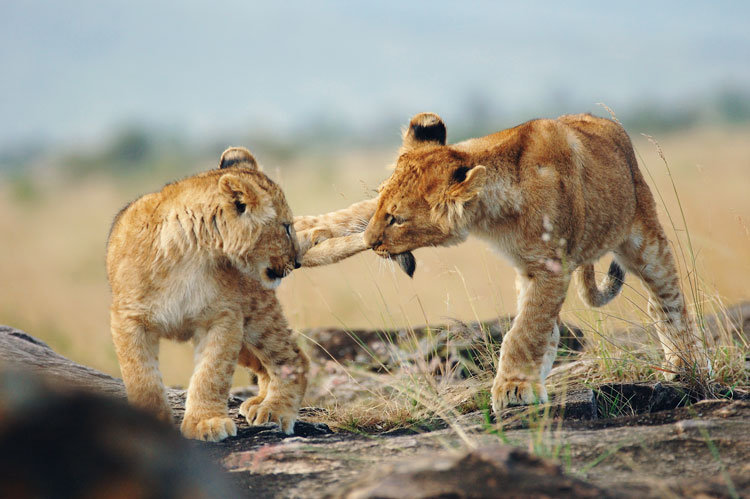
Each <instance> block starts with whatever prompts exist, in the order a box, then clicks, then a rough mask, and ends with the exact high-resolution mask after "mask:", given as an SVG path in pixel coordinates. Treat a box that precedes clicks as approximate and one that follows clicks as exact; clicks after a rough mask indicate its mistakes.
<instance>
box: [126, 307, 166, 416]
mask: <svg viewBox="0 0 751 500" xmlns="http://www.w3.org/2000/svg"><path fill="white" fill-rule="evenodd" d="M111 325H112V341H113V343H114V344H115V352H116V353H117V360H118V361H119V363H120V371H121V373H122V376H123V382H124V383H125V390H126V392H127V393H128V401H130V403H131V404H132V405H133V406H136V407H138V408H143V409H144V410H147V411H149V412H151V413H152V414H154V415H156V417H157V418H158V419H160V420H163V421H165V422H168V423H170V424H171V423H172V409H171V408H170V405H169V403H168V402H167V395H166V393H165V391H164V384H163V383H162V376H161V374H160V373H159V336H158V335H157V334H156V333H153V332H149V331H147V330H146V328H145V327H144V324H143V322H141V321H139V320H138V319H137V318H130V317H127V316H125V315H123V314H121V313H120V312H119V311H116V310H114V309H113V311H112V313H111Z"/></svg>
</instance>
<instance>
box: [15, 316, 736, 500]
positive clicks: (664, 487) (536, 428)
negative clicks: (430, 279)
mask: <svg viewBox="0 0 751 500" xmlns="http://www.w3.org/2000/svg"><path fill="white" fill-rule="evenodd" d="M0 364H1V365H3V366H5V367H8V366H11V365H16V366H17V365H21V366H23V367H25V368H26V369H31V370H32V371H34V372H35V373H37V374H41V375H47V376H52V377H53V378H54V379H55V380H56V381H57V382H58V383H64V384H66V385H74V386H76V387H79V388H82V389H84V390H86V391H94V392H97V393H100V394H105V395H107V396H108V397H110V398H113V397H114V398H118V399H120V400H122V399H123V398H124V388H123V386H122V381H120V380H119V379H116V378H113V377H109V376H107V375H105V374H102V373H99V372H97V371H95V370H92V369H90V368H87V367H83V366H81V365H78V364H76V363H74V362H73V361H70V360H68V359H66V358H64V357H62V356H60V355H58V354H56V353H55V352H54V351H52V350H51V349H50V348H49V347H48V346H47V345H46V344H44V343H43V342H40V341H38V340H36V339H34V338H33V337H31V336H29V335H28V334H25V333H23V332H19V331H18V330H13V329H12V328H8V327H0ZM0 376H1V374H0ZM6 379H7V378H6ZM11 389H12V388H11ZM615 394H618V395H619V397H621V396H622V397H623V398H624V399H627V400H629V401H630V402H631V404H630V407H629V411H628V412H626V413H624V412H623V411H619V412H612V413H611V412H610V410H609V406H608V405H607V404H605V402H607V401H612V400H613V399H614V398H613V396H614V395H615ZM169 396H170V401H171V403H172V405H173V409H174V413H175V416H176V420H178V421H179V419H180V418H181V417H182V413H183V412H184V397H185V395H184V391H179V390H174V389H172V390H170V393H169ZM732 396H734V397H735V398H736V399H719V400H697V398H696V397H693V396H692V395H691V394H690V393H689V392H688V391H686V390H685V388H683V387H682V386H680V385H677V384H654V383H652V384H607V385H601V386H598V387H592V388H586V387H580V388H575V389H572V390H571V391H569V392H568V393H567V394H566V395H565V397H563V396H560V395H559V396H557V397H554V398H553V400H552V402H551V404H550V405H549V406H548V407H547V408H537V409H535V408H532V409H530V408H515V409H513V408H512V409H510V410H507V411H506V412H504V413H503V414H502V415H501V419H500V422H494V421H493V420H494V419H492V418H490V417H489V416H488V415H487V414H485V413H483V412H474V413H469V414H465V415H461V416H458V417H456V418H455V419H453V420H451V421H449V422H445V421H436V422H435V423H434V425H428V426H427V427H425V428H423V429H422V430H421V431H419V432H417V431H414V430H412V431H410V430H404V431H398V432H389V433H384V434H372V435H365V434H356V433H350V432H332V431H331V430H330V429H329V428H328V427H327V426H326V425H325V424H321V423H316V422H314V420H316V419H317V418H318V416H320V412H319V411H318V410H316V409H304V410H303V412H302V414H301V419H302V420H301V421H300V422H298V424H297V425H296V427H295V434H294V435H292V436H286V435H284V434H282V433H280V432H279V430H278V428H277V427H276V426H274V425H268V426H261V427H258V426H256V427H250V426H248V424H247V423H246V422H244V420H243V419H242V418H241V417H239V416H238V415H237V407H238V406H239V404H240V402H241V401H242V400H241V399H240V398H238V397H235V396H231V397H230V400H229V406H230V412H231V414H232V416H233V417H234V418H236V421H237V423H238V435H237V436H236V437H233V438H229V439H227V440H225V441H223V442H221V443H203V442H197V441H192V442H189V443H188V444H189V446H188V450H192V451H194V452H196V453H197V454H200V455H202V456H206V457H208V459H209V460H210V461H212V462H214V463H215V464H218V465H220V466H221V467H222V468H223V469H224V470H225V471H226V473H225V475H224V476H223V479H224V480H225V481H226V483H227V484H226V485H224V487H217V488H218V489H217V490H216V491H215V493H214V494H215V495H219V496H222V495H225V494H227V492H228V491H232V492H234V493H232V494H237V495H240V496H246V497H256V498H258V497H261V498H263V497H268V498H284V497H308V498H317V497H369V498H377V497H385V498H388V497H465V498H472V497H483V496H489V497H493V496H501V497H540V498H545V497H547V498H551V497H552V498H565V497H579V498H588V497H613V498H618V497H628V498H637V497H649V498H659V497H717V498H725V497H734V496H735V497H746V498H747V497H748V496H749V483H748V477H749V466H748V464H749V432H748V429H749V403H748V393H747V392H743V391H736V392H735V393H734V394H732ZM686 405H688V406H686ZM108 422H109V421H103V422H101V425H102V426H107V425H111V424H109V423H108ZM0 423H2V418H0ZM2 432H3V427H2V426H0V437H2ZM6 432H10V431H9V430H6ZM51 446H53V445H51ZM48 448H49V447H48ZM46 451H47V452H51V451H50V450H49V449H48V450H46ZM52 451H54V450H52ZM0 454H2V452H0ZM220 486H221V485H220ZM222 488H224V489H222ZM61 495H62V493H61ZM211 495H212V494H211V492H209V496H211Z"/></svg>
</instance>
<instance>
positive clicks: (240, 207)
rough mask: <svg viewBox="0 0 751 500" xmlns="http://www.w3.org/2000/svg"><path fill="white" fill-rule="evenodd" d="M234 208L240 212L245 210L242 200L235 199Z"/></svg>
mask: <svg viewBox="0 0 751 500" xmlns="http://www.w3.org/2000/svg"><path fill="white" fill-rule="evenodd" d="M235 208H236V209H237V213H238V214H241V213H243V212H245V208H246V207H245V203H243V202H242V201H235Z"/></svg>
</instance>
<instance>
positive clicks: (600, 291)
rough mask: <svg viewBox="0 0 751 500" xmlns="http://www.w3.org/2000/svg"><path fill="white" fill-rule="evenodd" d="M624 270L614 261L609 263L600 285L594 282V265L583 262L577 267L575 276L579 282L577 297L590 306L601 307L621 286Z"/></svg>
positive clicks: (611, 298)
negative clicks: (606, 273) (583, 263)
mask: <svg viewBox="0 0 751 500" xmlns="http://www.w3.org/2000/svg"><path fill="white" fill-rule="evenodd" d="M625 275H626V272H625V271H624V270H623V268H622V267H621V266H619V265H618V263H617V262H616V261H613V262H611V263H610V268H609V269H608V275H607V276H605V278H604V279H603V280H602V283H600V286H599V287H598V286H597V283H596V282H595V266H594V265H593V264H585V265H583V266H581V267H579V269H577V272H576V277H577V281H578V282H579V297H581V299H582V300H583V301H584V302H585V303H587V304H588V305H590V306H592V307H601V306H604V305H605V304H607V303H608V302H610V301H611V300H613V299H614V298H615V296H616V295H618V292H620V291H621V288H622V287H623V278H624V277H625Z"/></svg>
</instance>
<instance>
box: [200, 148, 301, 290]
mask: <svg viewBox="0 0 751 500" xmlns="http://www.w3.org/2000/svg"><path fill="white" fill-rule="evenodd" d="M219 170H220V175H221V176H220V177H219V181H218V186H219V192H220V193H221V197H222V198H221V200H220V205H221V209H220V210H219V214H221V215H222V217H221V221H220V224H221V226H222V227H220V228H219V234H221V237H222V240H223V241H222V246H223V248H224V251H225V252H227V254H228V255H229V256H231V257H233V258H234V260H237V261H239V262H241V263H243V264H245V266H250V267H254V268H255V270H257V272H258V274H259V275H260V278H261V283H262V284H263V285H264V286H266V287H268V288H275V287H276V286H278V285H279V283H280V282H281V279H282V278H283V277H284V276H286V275H287V274H289V273H290V272H291V271H292V270H293V269H296V268H299V267H300V262H299V260H298V254H299V253H300V246H299V243H298V241H297V235H296V234H295V229H294V226H293V225H292V212H291V210H290V208H289V205H288V204H287V200H286V198H285V197H284V193H283V192H282V190H281V189H280V188H279V186H277V185H276V184H275V183H274V182H272V181H271V180H270V179H269V178H268V177H266V175H264V174H263V173H262V172H261V171H260V170H259V169H258V165H257V164H256V161H255V159H254V158H253V156H252V155H251V154H250V152H249V151H248V150H247V149H245V148H229V149H227V150H226V151H225V152H224V153H223V154H222V157H221V159H220V161H219ZM214 223H215V226H216V227H218V225H217V222H216V219H214ZM300 257H302V256H300Z"/></svg>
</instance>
